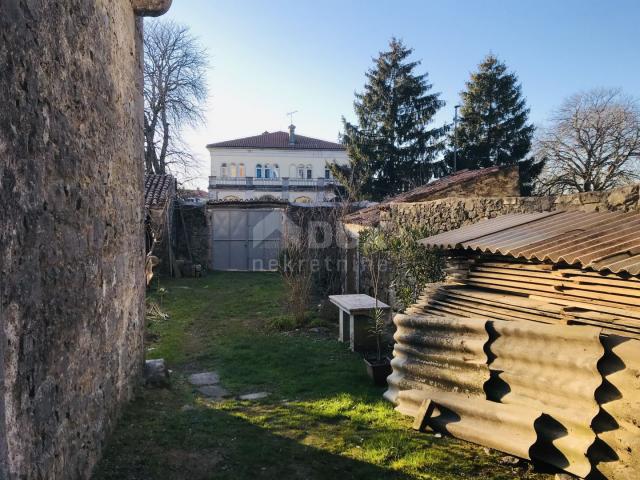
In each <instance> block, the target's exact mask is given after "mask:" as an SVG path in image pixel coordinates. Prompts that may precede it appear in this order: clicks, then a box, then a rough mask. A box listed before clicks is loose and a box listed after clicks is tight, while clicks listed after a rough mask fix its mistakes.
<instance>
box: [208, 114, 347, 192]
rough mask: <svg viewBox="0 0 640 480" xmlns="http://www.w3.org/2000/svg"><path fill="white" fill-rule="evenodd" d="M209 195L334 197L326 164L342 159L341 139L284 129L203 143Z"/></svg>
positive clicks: (344, 159) (345, 158) (292, 127)
mask: <svg viewBox="0 0 640 480" xmlns="http://www.w3.org/2000/svg"><path fill="white" fill-rule="evenodd" d="M207 149H208V150H209V154H210V156H211V176H210V177H209V199H210V200H218V201H238V200H285V201H288V202H291V203H311V204H315V203H322V202H327V201H331V200H332V199H333V198H334V197H335V186H336V182H335V179H334V178H333V175H332V174H331V170H330V168H329V166H330V165H331V164H338V165H346V164H347V162H348V157H347V153H346V149H345V147H344V146H343V145H341V144H339V143H334V142H328V141H325V140H320V139H316V138H312V137H306V136H302V135H297V134H296V133H295V126H293V125H291V126H290V127H289V132H282V131H279V132H264V133H262V134H260V135H256V136H253V137H246V138H240V139H236V140H230V141H225V142H218V143H212V144H209V145H207Z"/></svg>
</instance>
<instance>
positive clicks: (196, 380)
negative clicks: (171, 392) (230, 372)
mask: <svg viewBox="0 0 640 480" xmlns="http://www.w3.org/2000/svg"><path fill="white" fill-rule="evenodd" d="M189 383H190V384H191V385H195V386H196V387H201V386H203V385H217V384H218V383H220V376H219V375H218V374H217V373H216V372H203V373H194V374H193V375H189Z"/></svg>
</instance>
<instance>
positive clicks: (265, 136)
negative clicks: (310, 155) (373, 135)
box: [207, 131, 345, 150]
mask: <svg viewBox="0 0 640 480" xmlns="http://www.w3.org/2000/svg"><path fill="white" fill-rule="evenodd" d="M295 138H296V143H294V144H293V145H292V144H290V143H289V134H288V133H287V132H282V131H280V132H272V133H269V132H264V133H262V134H260V135H255V136H253V137H245V138H238V139H236V140H228V141H225V142H218V143H210V144H209V145H207V148H278V149H286V150H289V149H291V150H345V146H344V145H341V144H339V143H334V142H327V141H326V140H319V139H317V138H311V137H305V136H303V135H298V134H297V133H296V135H295Z"/></svg>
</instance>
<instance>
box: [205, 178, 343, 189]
mask: <svg viewBox="0 0 640 480" xmlns="http://www.w3.org/2000/svg"><path fill="white" fill-rule="evenodd" d="M335 184H336V181H335V180H334V179H332V178H331V179H326V178H289V177H282V178H254V177H215V176H211V177H209V188H210V189H243V190H262V189H265V190H289V189H291V190H320V189H330V188H332V187H333V185H335Z"/></svg>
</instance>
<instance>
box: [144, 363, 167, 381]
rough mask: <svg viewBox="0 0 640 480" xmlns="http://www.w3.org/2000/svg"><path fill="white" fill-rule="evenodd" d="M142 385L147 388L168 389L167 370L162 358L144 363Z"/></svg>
mask: <svg viewBox="0 0 640 480" xmlns="http://www.w3.org/2000/svg"><path fill="white" fill-rule="evenodd" d="M144 384H145V386H147V387H156V388H169V387H170V386H171V382H170V381H169V370H168V369H167V364H166V363H165V362H164V360H163V359H162V358H158V359H156V360H146V361H145V362H144Z"/></svg>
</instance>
